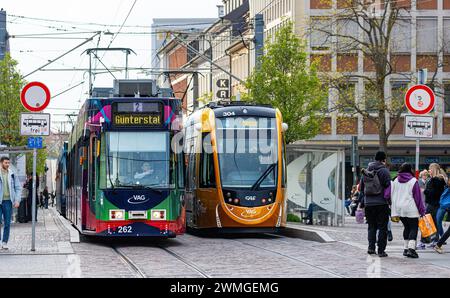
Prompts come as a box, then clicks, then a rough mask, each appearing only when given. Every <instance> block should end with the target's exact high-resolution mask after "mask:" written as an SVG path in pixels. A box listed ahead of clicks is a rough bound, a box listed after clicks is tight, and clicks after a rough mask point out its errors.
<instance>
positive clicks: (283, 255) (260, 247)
mask: <svg viewBox="0 0 450 298" xmlns="http://www.w3.org/2000/svg"><path fill="white" fill-rule="evenodd" d="M233 241H236V242H238V243H241V244H244V245H247V246H250V247H253V248H258V249H261V250H264V251H267V252H270V253H273V254H276V255H279V256H282V257H284V258H287V259H289V260H292V261H295V262H298V263H302V264H305V265H308V266H311V267H312V268H315V269H317V270H319V271H322V272H326V273H328V274H330V275H332V277H338V278H346V276H344V275H341V274H338V273H336V272H333V271H331V270H328V269H325V268H323V267H321V266H317V265H314V264H312V263H310V262H306V261H303V260H299V259H297V258H294V257H292V256H289V255H286V254H283V253H281V252H278V251H274V250H271V249H267V248H265V247H262V246H258V245H254V244H250V243H247V242H243V241H239V240H233Z"/></svg>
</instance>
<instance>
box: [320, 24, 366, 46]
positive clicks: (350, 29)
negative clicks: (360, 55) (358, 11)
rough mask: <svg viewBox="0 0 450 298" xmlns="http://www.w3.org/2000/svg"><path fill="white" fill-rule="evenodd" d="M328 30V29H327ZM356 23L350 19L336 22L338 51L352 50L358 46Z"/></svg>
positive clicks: (357, 27)
mask: <svg viewBox="0 0 450 298" xmlns="http://www.w3.org/2000/svg"><path fill="white" fill-rule="evenodd" d="M328 30H330V29H328ZM358 30H359V26H358V23H357V22H356V21H354V20H352V19H343V20H339V21H338V22H337V34H338V35H339V36H338V38H337V48H338V51H340V52H348V51H354V50H356V49H357V48H358V47H359V42H358V40H359V37H358Z"/></svg>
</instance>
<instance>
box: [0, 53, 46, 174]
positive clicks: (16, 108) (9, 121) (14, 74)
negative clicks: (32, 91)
mask: <svg viewBox="0 0 450 298" xmlns="http://www.w3.org/2000/svg"><path fill="white" fill-rule="evenodd" d="M24 85H25V82H24V80H23V79H22V77H21V75H20V73H19V71H18V69H17V61H15V60H14V59H12V58H11V56H10V55H9V54H6V55H5V58H4V59H3V60H0V143H1V144H2V145H6V146H25V145H26V143H27V137H24V136H21V135H20V114H21V113H24V112H27V111H26V110H25V108H24V107H23V106H22V104H21V102H20V92H21V90H22V88H23V86H24ZM46 158H47V152H46V151H45V150H38V160H37V172H38V174H42V173H44V168H45V160H46ZM32 166H33V155H32V154H27V171H28V172H31V170H32Z"/></svg>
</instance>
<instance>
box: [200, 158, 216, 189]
mask: <svg viewBox="0 0 450 298" xmlns="http://www.w3.org/2000/svg"><path fill="white" fill-rule="evenodd" d="M200 187H203V188H209V187H216V177H215V175H214V155H213V154H212V153H206V152H203V153H202V154H201V167H200Z"/></svg>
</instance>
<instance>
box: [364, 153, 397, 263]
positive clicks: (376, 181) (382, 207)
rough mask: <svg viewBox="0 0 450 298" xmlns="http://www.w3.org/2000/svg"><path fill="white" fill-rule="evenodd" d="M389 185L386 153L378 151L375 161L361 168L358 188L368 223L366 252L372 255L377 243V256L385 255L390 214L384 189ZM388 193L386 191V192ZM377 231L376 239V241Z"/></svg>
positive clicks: (389, 176) (389, 178)
mask: <svg viewBox="0 0 450 298" xmlns="http://www.w3.org/2000/svg"><path fill="white" fill-rule="evenodd" d="M390 185H391V175H390V173H389V170H388V169H387V168H386V153H384V152H382V151H379V152H377V154H376V155H375V161H374V162H371V163H370V164H369V166H368V168H367V169H363V170H362V177H361V185H360V190H361V194H362V196H363V198H362V200H361V207H363V208H365V213H366V219H367V223H368V225H369V228H368V240H369V248H368V250H367V253H368V254H370V255H373V254H375V253H377V252H376V250H375V245H376V244H377V245H378V256H379V257H387V256H388V255H387V254H386V252H385V250H386V246H387V238H388V235H387V234H388V222H389V216H390V209H389V201H388V199H389V197H387V198H386V196H385V192H386V189H389V188H390ZM386 193H388V192H386ZM377 232H378V241H377Z"/></svg>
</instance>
